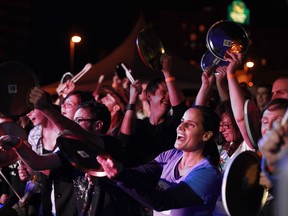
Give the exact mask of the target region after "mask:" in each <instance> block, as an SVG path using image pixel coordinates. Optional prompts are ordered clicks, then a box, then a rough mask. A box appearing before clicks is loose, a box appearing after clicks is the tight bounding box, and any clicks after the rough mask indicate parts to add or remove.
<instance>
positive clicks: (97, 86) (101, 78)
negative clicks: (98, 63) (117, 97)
mask: <svg viewBox="0 0 288 216" xmlns="http://www.w3.org/2000/svg"><path fill="white" fill-rule="evenodd" d="M103 79H104V75H103V74H102V75H101V76H100V77H99V79H98V83H97V84H96V88H95V90H94V91H93V96H94V97H95V100H96V101H97V100H98V97H99V94H98V92H99V88H100V85H101V83H102V81H103Z"/></svg>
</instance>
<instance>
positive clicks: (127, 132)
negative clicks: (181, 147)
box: [118, 54, 188, 166]
mask: <svg viewBox="0 0 288 216" xmlns="http://www.w3.org/2000/svg"><path fill="white" fill-rule="evenodd" d="M160 63H161V65H162V70H161V72H162V74H163V76H164V79H163V76H161V74H159V78H155V79H152V80H150V81H149V82H148V84H147V87H146V96H147V101H148V103H149V106H150V116H149V117H148V118H145V119H137V115H136V114H137V113H136V104H137V100H138V99H139V94H140V93H141V92H142V86H141V83H140V81H139V80H136V81H135V82H134V83H133V84H131V85H130V97H129V103H128V105H127V107H126V112H125V116H124V119H123V121H122V125H121V133H120V135H119V136H118V137H119V138H120V139H121V140H122V142H123V144H124V145H125V147H126V153H127V154H126V159H127V163H128V164H127V165H128V166H138V165H141V164H143V163H146V162H148V161H150V160H151V159H153V158H154V157H155V156H157V155H158V154H159V153H160V152H162V151H164V150H168V149H171V148H173V144H174V140H175V138H176V128H177V126H178V125H179V124H180V122H181V117H182V116H183V113H184V112H185V111H186V110H187V108H188V107H187V105H186V101H185V97H184V95H183V92H182V91H181V90H180V89H179V87H177V82H176V79H175V77H174V76H173V75H172V72H171V67H172V57H171V56H169V55H168V54H163V55H162V56H161V59H160ZM171 106H172V110H173V114H172V115H170V113H169V111H170V110H171Z"/></svg>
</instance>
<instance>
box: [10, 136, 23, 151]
mask: <svg viewBox="0 0 288 216" xmlns="http://www.w3.org/2000/svg"><path fill="white" fill-rule="evenodd" d="M18 139H19V142H18V143H17V145H15V146H13V147H12V149H13V150H14V151H16V149H18V148H19V147H20V146H21V145H22V144H23V140H22V139H21V138H18Z"/></svg>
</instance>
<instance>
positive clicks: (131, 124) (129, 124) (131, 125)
mask: <svg viewBox="0 0 288 216" xmlns="http://www.w3.org/2000/svg"><path fill="white" fill-rule="evenodd" d="M141 92H142V85H141V83H140V82H139V81H138V80H136V81H135V82H134V83H133V84H131V85H130V94H129V95H130V97H129V104H128V106H127V108H128V109H127V110H126V112H125V115H124V118H123V121H122V124H121V133H123V134H126V135H131V134H134V133H135V120H136V117H137V116H136V109H135V108H136V102H137V99H138V96H139V94H140V93H141Z"/></svg>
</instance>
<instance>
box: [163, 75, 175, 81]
mask: <svg viewBox="0 0 288 216" xmlns="http://www.w3.org/2000/svg"><path fill="white" fill-rule="evenodd" d="M172 81H175V77H173V76H171V77H167V78H165V82H172Z"/></svg>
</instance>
